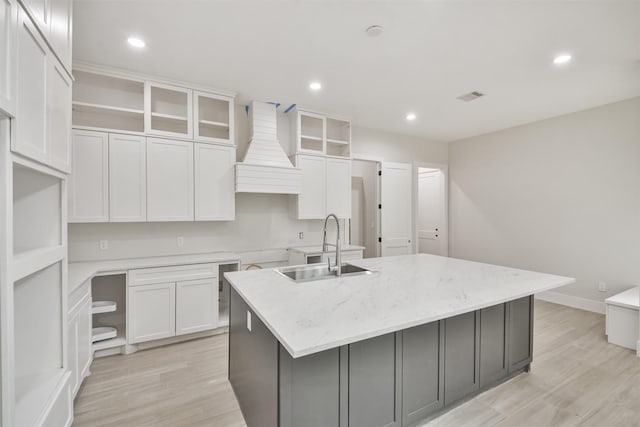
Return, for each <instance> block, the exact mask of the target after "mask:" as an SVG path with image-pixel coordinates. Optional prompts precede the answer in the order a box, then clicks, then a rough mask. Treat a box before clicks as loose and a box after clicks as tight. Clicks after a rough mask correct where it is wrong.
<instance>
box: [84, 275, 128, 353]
mask: <svg viewBox="0 0 640 427" xmlns="http://www.w3.org/2000/svg"><path fill="white" fill-rule="evenodd" d="M126 289H127V287H126V275H125V274H113V275H108V276H98V277H94V278H93V279H92V280H91V298H92V301H93V302H92V313H93V326H94V327H113V328H116V329H117V335H116V336H115V337H113V338H111V339H107V340H104V341H97V342H94V343H93V344H92V349H93V351H99V350H106V349H110V348H115V347H121V346H123V345H125V344H126V343H127V340H126V330H127V328H126V317H127V315H126V313H127V307H126V304H127V302H126ZM98 303H102V304H98ZM94 304H98V305H100V306H101V307H103V308H104V309H106V308H107V307H108V311H102V310H99V311H98V312H96V311H93V307H94Z"/></svg>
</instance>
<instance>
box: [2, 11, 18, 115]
mask: <svg viewBox="0 0 640 427" xmlns="http://www.w3.org/2000/svg"><path fill="white" fill-rule="evenodd" d="M16 13H17V3H16V0H0V110H4V111H5V112H8V113H11V114H13V113H15V111H14V108H15V104H14V100H15V81H14V79H13V77H14V76H15V63H16V60H15V43H14V41H15V29H16Z"/></svg>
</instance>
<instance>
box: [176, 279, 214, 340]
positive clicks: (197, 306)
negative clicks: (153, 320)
mask: <svg viewBox="0 0 640 427" xmlns="http://www.w3.org/2000/svg"><path fill="white" fill-rule="evenodd" d="M217 326H218V286H217V283H216V280H215V279H202V280H189V281H186V282H177V283H176V335H183V334H191V333H193V332H200V331H206V330H207V329H214V328H216V327H217Z"/></svg>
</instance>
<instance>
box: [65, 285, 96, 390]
mask: <svg viewBox="0 0 640 427" xmlns="http://www.w3.org/2000/svg"><path fill="white" fill-rule="evenodd" d="M88 290H89V287H87V291H88ZM67 325H68V329H67V331H68V340H67V355H68V366H69V370H70V372H71V378H70V380H69V381H70V382H69V387H70V389H71V395H72V397H73V398H75V396H76V394H77V393H78V390H79V389H80V385H81V384H82V380H83V379H84V378H85V377H86V376H87V375H88V373H89V366H90V365H91V361H92V355H91V353H92V351H91V294H90V293H89V292H87V294H86V296H85V297H84V298H83V299H82V300H81V301H80V302H79V303H78V304H77V305H76V306H75V307H72V308H71V310H70V311H69V317H68V322H67Z"/></svg>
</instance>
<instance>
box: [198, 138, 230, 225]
mask: <svg viewBox="0 0 640 427" xmlns="http://www.w3.org/2000/svg"><path fill="white" fill-rule="evenodd" d="M194 147H195V152H194V163H195V164H194V169H195V220H196V221H232V220H234V219H235V216H236V209H235V207H236V191H235V168H234V165H235V163H236V149H235V147H226V146H221V145H210V144H200V143H196V144H194Z"/></svg>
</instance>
